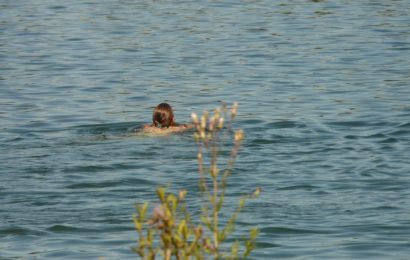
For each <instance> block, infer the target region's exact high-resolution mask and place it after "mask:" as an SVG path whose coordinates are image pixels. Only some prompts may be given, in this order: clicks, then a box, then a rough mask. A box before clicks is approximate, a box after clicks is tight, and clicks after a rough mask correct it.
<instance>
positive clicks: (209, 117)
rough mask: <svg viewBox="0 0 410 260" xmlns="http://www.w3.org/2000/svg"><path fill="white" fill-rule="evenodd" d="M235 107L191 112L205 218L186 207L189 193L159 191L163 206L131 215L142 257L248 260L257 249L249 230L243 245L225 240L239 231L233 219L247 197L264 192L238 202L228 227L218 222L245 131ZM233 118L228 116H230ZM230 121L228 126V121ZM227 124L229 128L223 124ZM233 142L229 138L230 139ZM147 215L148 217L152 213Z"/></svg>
mask: <svg viewBox="0 0 410 260" xmlns="http://www.w3.org/2000/svg"><path fill="white" fill-rule="evenodd" d="M237 107H238V105H237V103H234V104H233V106H232V108H231V109H229V111H228V108H227V107H226V106H223V107H222V108H218V109H215V110H214V111H213V113H212V114H210V113H208V112H205V113H204V114H203V115H202V116H200V117H199V116H198V115H196V114H195V113H193V114H192V121H193V123H194V125H195V129H196V132H195V134H194V139H195V141H196V143H197V146H198V158H197V159H198V166H199V167H198V168H199V188H200V191H201V196H202V198H201V199H202V200H201V215H200V217H199V219H195V220H193V219H192V217H191V214H190V212H189V211H188V210H187V208H186V205H185V202H184V201H185V197H186V195H187V192H186V190H181V191H179V193H178V194H173V193H170V192H167V191H166V189H165V188H162V187H161V188H158V189H157V196H158V199H159V203H158V204H157V205H156V206H154V207H153V208H151V207H149V203H148V202H145V203H143V204H141V205H137V208H136V214H134V216H133V220H134V224H135V228H136V230H137V232H138V236H139V239H138V243H137V245H136V246H135V247H133V251H134V252H136V253H137V254H138V255H139V256H140V257H141V258H143V259H155V258H156V257H160V258H161V259H162V258H163V259H166V260H168V259H191V258H195V259H208V258H210V257H213V258H214V259H221V258H222V259H237V258H246V257H247V256H248V255H249V254H250V253H251V251H252V250H253V249H254V247H255V239H256V237H257V235H258V229H257V228H254V229H251V230H250V232H249V237H248V238H244V239H243V241H242V242H243V246H242V247H241V243H240V242H239V241H237V240H236V241H235V242H230V241H232V239H230V240H229V241H227V238H228V236H229V235H230V234H231V233H232V231H233V230H234V227H235V221H236V218H237V216H238V214H239V213H240V211H241V209H242V208H243V207H244V205H245V202H246V200H247V199H249V198H252V197H256V196H258V195H259V193H260V189H259V188H258V189H256V190H255V191H254V192H253V193H252V194H250V195H246V196H244V197H242V198H240V199H239V201H238V206H237V208H236V210H235V211H234V212H233V213H232V215H231V216H230V217H229V218H228V220H227V221H226V223H225V224H222V223H221V221H220V215H221V212H222V211H223V209H224V199H225V194H226V188H227V181H228V177H229V175H230V174H231V172H232V169H233V165H234V163H235V160H236V157H237V154H238V152H239V149H240V147H241V144H242V141H243V139H244V133H243V131H242V130H237V131H234V130H233V129H232V122H233V120H234V119H235V117H236V114H237ZM228 114H229V115H228ZM228 117H229V121H228V122H227V123H225V118H228ZM225 124H227V126H225ZM230 138H232V139H233V141H232V143H233V144H232V148H231V151H230V156H229V158H228V159H227V162H226V165H225V168H224V169H220V168H219V167H218V159H221V158H220V150H221V148H223V147H222V145H223V144H224V142H223V141H224V140H226V139H230ZM232 139H231V140H232ZM148 211H150V213H149V214H148Z"/></svg>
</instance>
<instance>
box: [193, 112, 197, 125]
mask: <svg viewBox="0 0 410 260" xmlns="http://www.w3.org/2000/svg"><path fill="white" fill-rule="evenodd" d="M191 118H192V122H194V124H198V115H197V114H196V113H192V114H191Z"/></svg>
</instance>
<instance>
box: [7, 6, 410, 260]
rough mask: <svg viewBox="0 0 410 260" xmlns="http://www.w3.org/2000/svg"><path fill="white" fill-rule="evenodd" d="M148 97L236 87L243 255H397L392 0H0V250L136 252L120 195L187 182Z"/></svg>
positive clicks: (80, 254)
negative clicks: (158, 130)
mask: <svg viewBox="0 0 410 260" xmlns="http://www.w3.org/2000/svg"><path fill="white" fill-rule="evenodd" d="M162 101H166V102H169V103H170V104H171V105H172V106H173V107H174V109H175V115H176V118H177V120H178V121H180V122H188V121H189V117H190V114H191V112H194V111H195V112H199V113H201V112H202V111H203V110H205V109H212V108H214V107H216V106H219V105H220V104H221V102H227V103H231V102H233V101H238V102H239V105H240V108H239V114H238V117H237V120H236V122H235V127H237V128H242V129H244V131H245V134H246V140H245V142H244V144H243V147H242V150H241V152H240V154H239V157H238V161H237V164H236V165H235V169H234V172H233V174H232V176H231V177H230V182H229V189H228V193H229V197H228V199H227V206H228V208H233V205H231V204H233V203H234V202H235V201H237V200H238V199H239V198H240V196H242V195H243V194H245V193H246V192H248V191H249V192H250V191H252V190H253V189H255V188H256V187H261V189H262V194H261V196H260V197H259V198H258V199H255V200H252V201H250V202H249V203H248V204H247V206H246V208H245V209H244V211H243V214H242V215H241V217H240V218H239V219H238V226H237V231H236V233H235V234H236V235H237V236H242V235H243V234H244V233H245V231H246V230H247V229H249V228H250V227H252V226H254V225H258V226H259V228H260V236H259V238H258V243H257V249H256V250H255V251H254V253H253V255H252V256H253V257H254V259H271V258H298V259H363V258H367V259H408V257H409V255H410V164H409V160H410V159H409V158H410V2H409V1H408V0H396V1H350V0H345V1H342V0H337V1H327V0H324V1H307V0H306V1H304V0H292V1H268V0H255V1H245V0H235V1H233V0H232V1H230V0H228V1H211V0H199V1H190V0H188V1H177V0H175V1H167V0H158V1H153V0H152V1H151V0H141V1H137V0H102V1H94V0H89V1H85V0H78V1H53V0H41V1H40V0H33V1H23V0H14V1H11V0H4V1H1V2H0V205H1V206H0V259H97V258H98V257H105V259H131V258H136V257H137V256H136V255H135V254H133V253H132V252H131V250H130V247H132V246H133V245H135V243H136V241H137V238H138V237H137V234H136V232H135V231H134V226H133V223H132V214H133V212H134V203H136V202H142V201H145V200H148V201H155V197H156V196H155V188H156V187H158V186H160V185H169V187H171V189H172V190H178V189H183V188H185V189H187V190H188V197H189V195H192V196H193V195H195V194H197V193H198V185H197V182H198V173H197V164H196V163H197V162H196V146H195V143H194V142H193V140H192V132H187V133H183V134H177V135H172V136H165V137H164V136H162V137H153V136H141V135H136V134H134V133H133V129H134V128H138V127H141V126H142V125H143V124H144V123H149V121H150V118H151V112H152V108H153V107H154V106H155V105H156V104H158V103H160V102H162ZM189 201H190V202H191V203H192V205H190V206H192V207H196V206H197V203H198V201H197V200H195V199H194V198H192V197H191V198H190V199H189Z"/></svg>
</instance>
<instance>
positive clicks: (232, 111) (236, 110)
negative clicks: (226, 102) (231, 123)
mask: <svg viewBox="0 0 410 260" xmlns="http://www.w3.org/2000/svg"><path fill="white" fill-rule="evenodd" d="M237 112H238V102H235V103H233V106H232V109H231V116H232V118H234V117H235V116H236V114H237Z"/></svg>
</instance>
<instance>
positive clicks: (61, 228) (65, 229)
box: [47, 225, 96, 233]
mask: <svg viewBox="0 0 410 260" xmlns="http://www.w3.org/2000/svg"><path fill="white" fill-rule="evenodd" d="M47 231H50V232H53V233H83V232H85V231H96V230H94V229H90V228H81V227H74V226H69V225H53V226H51V227H49V228H47Z"/></svg>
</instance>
